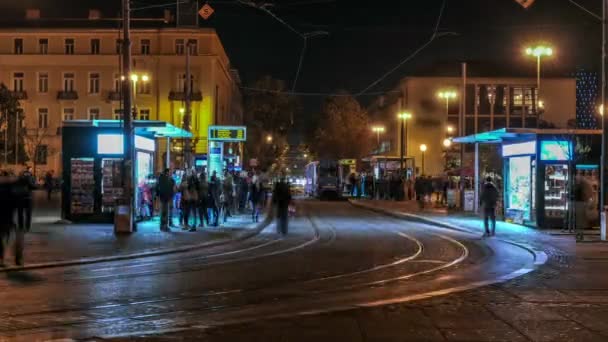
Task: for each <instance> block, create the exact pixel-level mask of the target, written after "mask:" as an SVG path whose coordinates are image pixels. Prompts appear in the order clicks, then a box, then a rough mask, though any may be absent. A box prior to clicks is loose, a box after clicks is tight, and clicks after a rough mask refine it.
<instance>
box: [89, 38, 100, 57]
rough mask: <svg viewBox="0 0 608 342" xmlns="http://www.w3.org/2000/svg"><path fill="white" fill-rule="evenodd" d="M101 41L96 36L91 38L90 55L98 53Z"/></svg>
mask: <svg viewBox="0 0 608 342" xmlns="http://www.w3.org/2000/svg"><path fill="white" fill-rule="evenodd" d="M100 46H101V42H100V41H99V39H98V38H95V39H91V55H99V50H100Z"/></svg>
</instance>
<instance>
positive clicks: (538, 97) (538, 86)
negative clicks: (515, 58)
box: [536, 54, 541, 129]
mask: <svg viewBox="0 0 608 342" xmlns="http://www.w3.org/2000/svg"><path fill="white" fill-rule="evenodd" d="M540 101H541V100H540V54H539V55H538V56H537V57H536V128H537V129H538V128H539V127H540V111H541V108H540Z"/></svg>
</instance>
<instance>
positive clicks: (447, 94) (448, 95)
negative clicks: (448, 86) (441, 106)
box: [437, 90, 458, 115]
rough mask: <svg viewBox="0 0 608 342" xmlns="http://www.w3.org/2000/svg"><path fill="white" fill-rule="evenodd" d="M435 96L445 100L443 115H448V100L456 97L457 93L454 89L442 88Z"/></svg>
mask: <svg viewBox="0 0 608 342" xmlns="http://www.w3.org/2000/svg"><path fill="white" fill-rule="evenodd" d="M437 97H438V98H440V99H442V100H445V115H448V114H449V110H450V100H453V99H455V98H456V97H458V93H457V92H456V91H455V90H442V91H439V92H438V93H437Z"/></svg>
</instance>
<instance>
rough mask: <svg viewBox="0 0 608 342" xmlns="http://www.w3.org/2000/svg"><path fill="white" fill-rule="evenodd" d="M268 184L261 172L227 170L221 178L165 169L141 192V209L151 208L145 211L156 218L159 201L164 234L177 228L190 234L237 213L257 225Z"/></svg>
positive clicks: (214, 224)
mask: <svg viewBox="0 0 608 342" xmlns="http://www.w3.org/2000/svg"><path fill="white" fill-rule="evenodd" d="M268 183H269V182H268V176H267V175H266V173H265V172H260V171H249V172H229V171H228V170H225V171H224V173H223V175H221V177H220V175H218V174H217V172H215V171H214V172H213V173H212V174H211V176H210V177H208V175H207V173H206V171H205V170H200V171H198V172H197V171H195V170H193V169H192V170H190V169H189V170H175V171H173V172H171V171H170V170H169V169H166V170H164V172H162V173H161V174H160V175H159V176H158V178H157V179H156V181H155V182H147V183H146V184H148V186H144V189H143V190H140V193H142V195H140V196H139V197H140V198H141V201H142V203H140V207H145V208H148V209H147V210H146V211H147V212H148V213H149V215H150V216H153V215H154V212H155V210H154V208H155V207H157V206H156V205H155V204H156V203H157V201H158V204H159V206H160V214H161V230H163V231H168V230H170V227H176V226H178V227H181V228H182V229H184V230H190V231H196V229H197V227H200V228H202V227H205V226H219V225H220V224H221V223H225V222H226V221H227V220H228V218H230V217H231V216H233V215H234V214H235V213H240V214H243V213H245V212H250V213H251V220H252V222H258V221H259V217H260V212H261V209H262V208H263V207H264V205H265V204H266V202H267V193H268V191H269V188H268ZM151 184H153V186H152V185H151ZM175 218H177V219H178V224H177V225H175V224H174V219H175Z"/></svg>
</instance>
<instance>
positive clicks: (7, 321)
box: [0, 201, 568, 341]
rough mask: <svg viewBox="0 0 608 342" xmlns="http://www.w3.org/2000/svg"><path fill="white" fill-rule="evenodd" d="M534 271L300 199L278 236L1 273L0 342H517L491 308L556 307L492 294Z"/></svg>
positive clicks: (518, 250)
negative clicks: (474, 341)
mask: <svg viewBox="0 0 608 342" xmlns="http://www.w3.org/2000/svg"><path fill="white" fill-rule="evenodd" d="M537 261H538V260H537V256H535V255H534V254H533V253H531V252H530V251H529V250H527V249H525V248H522V247H521V246H518V245H516V244H512V243H508V242H505V241H502V240H500V239H486V240H482V239H479V238H478V237H477V236H473V235H471V234H467V233H463V232H457V231H450V230H446V229H437V228H435V227H433V226H430V225H426V224H421V223H415V222H405V221H403V220H401V219H398V218H393V217H389V216H385V215H382V214H378V213H374V212H371V211H368V210H363V209H359V208H355V207H353V206H352V205H350V204H349V203H345V202H317V201H301V202H299V203H298V217H296V218H295V219H294V220H292V221H291V223H290V233H289V234H288V236H286V237H282V236H280V235H277V234H276V232H275V227H274V225H270V226H269V227H267V228H266V229H265V230H264V231H262V233H261V234H259V235H257V236H255V237H252V238H250V239H246V240H242V241H236V242H234V243H230V244H226V245H221V246H212V247H209V248H204V249H200V250H193V251H189V252H184V253H178V254H170V255H163V256H154V257H146V258H138V259H133V260H123V261H114V262H105V263H98V264H90V265H79V266H69V267H61V268H48V269H46V268H42V269H37V270H32V271H26V272H9V273H7V274H6V275H5V277H0V289H1V290H0V303H1V304H0V322H2V323H0V340H2V339H7V340H17V341H19V340H22V341H35V340H49V339H63V338H73V339H80V340H106V339H107V340H113V339H115V340H131V339H139V340H155V339H156V340H211V341H235V340H248V341H251V340H260V341H262V340H263V341H299V340H302V341H304V340H306V341H308V340H317V341H323V340H327V341H329V340H331V341H336V340H345V341H346V340H348V341H357V340H362V341H363V340H364V341H371V340H406V341H407V340H420V339H431V340H432V339H435V338H436V339H445V338H448V337H450V336H455V337H458V336H465V337H467V336H468V337H470V336H481V335H482V334H483V333H490V332H491V333H492V334H493V335H487V336H486V337H487V338H488V339H491V338H492V337H493V336H494V337H500V338H501V339H502V340H516V339H517V338H523V339H524V340H525V339H526V338H528V337H525V336H528V335H525V334H524V333H522V332H523V331H524V328H527V329H528V330H530V331H536V330H534V329H536V328H535V326H531V325H525V326H523V327H522V328H517V325H516V324H515V323H511V324H509V323H508V322H507V320H506V319H503V318H501V316H500V314H499V313H498V311H500V310H503V311H504V312H506V313H505V314H504V316H507V318H509V319H510V318H512V315H510V314H509V311H508V310H514V309H513V303H514V302H517V303H522V304H525V303H526V301H527V300H535V301H538V300H539V298H541V299H542V298H550V299H555V298H556V296H555V294H554V293H551V292H544V293H543V292H539V295H536V292H534V291H532V293H530V291H529V288H526V287H525V286H524V287H523V289H527V290H528V292H526V291H525V290H522V291H521V292H517V291H515V290H510V291H507V290H503V288H507V287H508V286H512V285H510V284H512V283H513V282H521V281H522V280H520V279H524V281H523V284H525V285H527V284H528V282H530V280H528V279H530V278H529V277H531V276H532V275H534V274H537V273H542V272H544V268H541V269H540V270H539V271H537V272H533V273H528V272H532V271H534V269H535V268H536V267H538V266H539V265H535V263H537ZM543 267H544V266H543ZM558 273H559V272H558ZM549 274H553V273H549ZM516 277H519V278H516ZM532 279H533V278H532ZM497 283H503V284H502V285H492V284H497ZM533 289H535V288H534V287H533ZM543 294H544V297H543V296H542V295H543ZM526 295H527V296H531V299H528V298H527V297H525V296H526ZM490 304H493V305H500V304H504V306H505V307H506V308H505V309H503V308H502V307H496V308H494V307H490ZM530 305H536V304H535V302H534V303H531V304H530ZM530 308H531V309H530ZM494 309H495V310H496V312H494V311H492V310H494ZM526 310H527V311H526V312H530V310H532V311H531V312H534V310H535V308H533V307H528V308H527V309H526ZM532 315H533V314H532ZM556 315H559V317H560V318H564V319H563V320H568V319H566V318H565V317H563V315H561V314H559V313H558V314H556ZM540 317H545V316H540ZM547 317H548V318H555V317H557V316H552V315H549V316H547ZM526 318H528V317H523V318H522V319H521V321H523V322H528V321H529V320H526ZM450 322H451V323H450ZM526 324H527V323H526ZM475 334H478V335H475ZM511 336H513V337H511ZM501 339H494V340H501ZM464 340H467V339H464Z"/></svg>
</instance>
